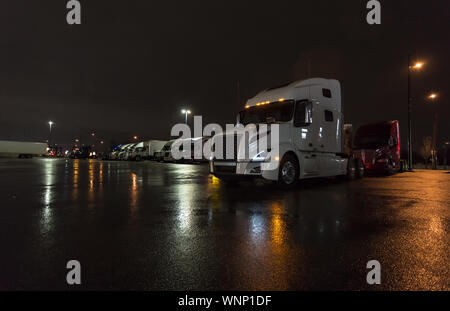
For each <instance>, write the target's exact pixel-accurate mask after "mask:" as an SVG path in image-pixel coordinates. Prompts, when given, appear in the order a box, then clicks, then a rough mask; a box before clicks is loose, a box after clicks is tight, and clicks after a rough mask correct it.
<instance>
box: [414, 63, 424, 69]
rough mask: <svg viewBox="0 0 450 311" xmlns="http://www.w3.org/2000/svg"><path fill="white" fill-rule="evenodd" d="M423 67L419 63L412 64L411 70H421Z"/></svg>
mask: <svg viewBox="0 0 450 311" xmlns="http://www.w3.org/2000/svg"><path fill="white" fill-rule="evenodd" d="M422 67H423V63H421V62H417V63H415V64H414V66H412V68H414V69H421V68H422Z"/></svg>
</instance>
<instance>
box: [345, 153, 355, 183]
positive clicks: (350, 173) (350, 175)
mask: <svg viewBox="0 0 450 311" xmlns="http://www.w3.org/2000/svg"><path fill="white" fill-rule="evenodd" d="M355 178H356V161H355V159H352V158H349V159H348V163H347V179H348V180H353V179H355Z"/></svg>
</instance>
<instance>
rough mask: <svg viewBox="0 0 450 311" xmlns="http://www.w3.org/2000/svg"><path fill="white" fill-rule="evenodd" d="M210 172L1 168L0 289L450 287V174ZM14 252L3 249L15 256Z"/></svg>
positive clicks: (0, 164) (83, 163)
mask: <svg viewBox="0 0 450 311" xmlns="http://www.w3.org/2000/svg"><path fill="white" fill-rule="evenodd" d="M207 173H208V168H207V166H205V165H176V164H162V163H154V162H141V163H132V162H109V161H106V162H105V161H103V162H102V161H96V160H64V159H33V160H29V161H27V160H5V159H2V160H0V196H1V202H2V204H1V213H2V216H1V217H0V233H1V234H0V242H1V245H2V250H3V252H2V256H1V259H0V289H19V288H22V289H40V288H42V289H66V288H68V287H67V286H66V285H65V273H66V270H65V263H66V262H67V261H68V260H70V259H77V260H79V261H80V262H81V264H82V269H83V276H82V278H83V285H82V286H81V288H84V289H161V290H168V289H170V290H195V289H197V290H198V289H200V290H202V289H203V290H214V289H239V290H255V289H258V290H284V289H291V290H296V289H298V290H302V289H334V290H338V289H372V287H369V286H368V285H367V284H366V281H365V280H366V273H367V269H366V268H365V265H366V263H367V261H368V260H371V259H377V260H379V261H380V263H381V265H382V272H383V274H382V285H381V286H379V287H376V288H374V289H449V288H450V287H449V283H450V282H449V280H450V277H449V272H448V271H449V263H448V259H447V255H448V254H449V248H450V247H449V245H450V243H449V240H450V239H449V235H448V233H449V228H450V225H449V219H450V217H449V216H450V211H449V207H450V196H449V192H448V189H449V188H450V174H448V173H445V172H442V171H416V172H414V173H404V174H398V175H395V176H391V177H369V178H365V179H364V180H361V181H354V182H351V183H349V182H345V181H339V180H336V179H322V180H314V181H305V182H301V183H300V185H299V187H298V188H297V189H295V190H293V191H287V192H285V191H281V190H277V189H275V188H274V187H273V185H272V184H271V183H268V182H264V181H256V182H246V183H241V184H239V185H237V186H225V185H223V184H222V183H221V182H220V181H219V180H218V179H217V178H214V177H212V176H209V175H208V174H207ZM6 250H7V251H6Z"/></svg>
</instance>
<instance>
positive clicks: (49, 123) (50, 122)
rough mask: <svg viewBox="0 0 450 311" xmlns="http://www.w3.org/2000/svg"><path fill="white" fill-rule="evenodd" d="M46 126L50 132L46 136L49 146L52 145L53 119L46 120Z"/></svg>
mask: <svg viewBox="0 0 450 311" xmlns="http://www.w3.org/2000/svg"><path fill="white" fill-rule="evenodd" d="M48 126H49V128H50V134H49V137H48V144H49V145H50V146H51V145H52V126H53V121H48Z"/></svg>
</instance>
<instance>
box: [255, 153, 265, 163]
mask: <svg viewBox="0 0 450 311" xmlns="http://www.w3.org/2000/svg"><path fill="white" fill-rule="evenodd" d="M266 155H267V153H266V151H260V152H259V153H258V154H257V155H255V156H254V157H253V158H252V162H264V161H266Z"/></svg>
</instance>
